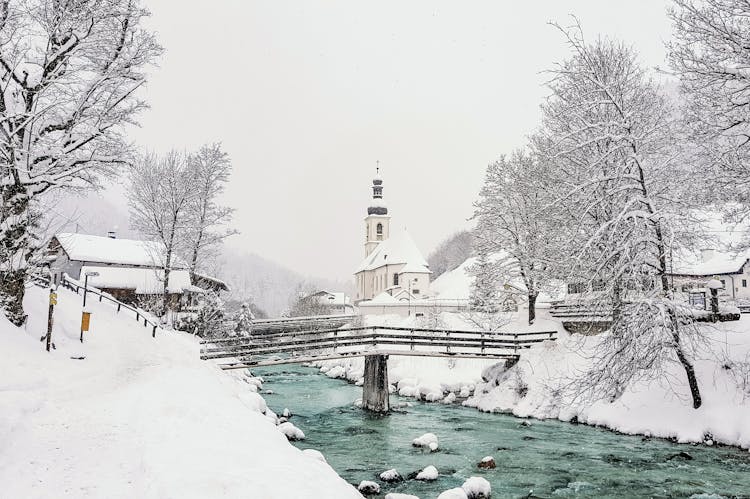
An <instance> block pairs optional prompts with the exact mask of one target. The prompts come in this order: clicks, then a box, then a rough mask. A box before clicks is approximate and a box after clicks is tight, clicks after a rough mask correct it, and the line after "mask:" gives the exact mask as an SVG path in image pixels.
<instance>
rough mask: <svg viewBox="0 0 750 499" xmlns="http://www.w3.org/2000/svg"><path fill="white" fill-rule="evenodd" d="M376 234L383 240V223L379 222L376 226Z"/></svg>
mask: <svg viewBox="0 0 750 499" xmlns="http://www.w3.org/2000/svg"><path fill="white" fill-rule="evenodd" d="M375 235H376V236H377V240H378V241H382V240H383V224H378V225H376V226H375Z"/></svg>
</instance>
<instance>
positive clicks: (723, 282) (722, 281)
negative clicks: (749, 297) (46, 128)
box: [721, 279, 727, 288]
mask: <svg viewBox="0 0 750 499" xmlns="http://www.w3.org/2000/svg"><path fill="white" fill-rule="evenodd" d="M721 287H722V288H726V287H727V283H726V282H725V281H724V279H721Z"/></svg>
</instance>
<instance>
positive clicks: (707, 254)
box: [701, 248, 714, 263]
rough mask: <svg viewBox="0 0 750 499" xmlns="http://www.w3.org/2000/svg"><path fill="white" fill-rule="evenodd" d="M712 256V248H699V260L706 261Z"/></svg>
mask: <svg viewBox="0 0 750 499" xmlns="http://www.w3.org/2000/svg"><path fill="white" fill-rule="evenodd" d="M713 257H714V249H713V248H706V249H702V250H701V262H703V263H706V262H707V261H709V260H710V259H712V258H713Z"/></svg>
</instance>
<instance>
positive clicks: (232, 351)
mask: <svg viewBox="0 0 750 499" xmlns="http://www.w3.org/2000/svg"><path fill="white" fill-rule="evenodd" d="M269 322H271V321H269ZM299 322H302V321H299ZM308 324H309V323H308ZM317 324H320V322H318V323H317ZM275 327H276V325H274V328H275ZM556 337H557V332H556V331H543V332H523V333H509V332H487V331H469V330H456V329H426V328H408V327H390V326H375V327H373V326H368V327H364V326H363V327H341V328H328V329H307V330H294V329H292V330H287V329H284V328H283V327H279V328H275V329H273V328H263V327H261V328H259V329H256V328H255V327H253V330H252V331H251V332H250V333H249V334H248V335H247V336H241V337H235V338H222V339H214V340H204V341H203V342H202V343H203V348H202V349H201V359H203V360H221V359H227V362H224V363H220V364H219V366H220V367H221V368H222V369H247V368H251V367H260V366H272V365H279V364H294V363H308V362H314V361H321V360H332V359H341V358H347V357H359V356H364V357H365V379H364V387H363V391H364V393H363V406H364V407H365V408H367V409H370V410H372V411H376V412H387V411H388V409H389V405H388V368H387V359H388V356H390V355H405V356H420V357H448V358H475V359H485V358H487V359H518V357H519V356H520V355H521V352H522V351H523V350H524V349H527V348H530V347H531V346H533V345H535V344H537V343H540V342H542V341H546V340H554V339H556Z"/></svg>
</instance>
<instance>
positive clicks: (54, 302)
mask: <svg viewBox="0 0 750 499" xmlns="http://www.w3.org/2000/svg"><path fill="white" fill-rule="evenodd" d="M49 304H50V305H57V293H50V294H49Z"/></svg>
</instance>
